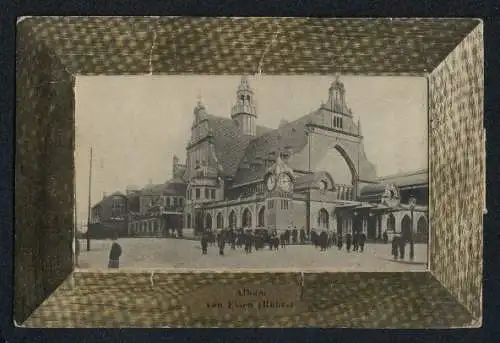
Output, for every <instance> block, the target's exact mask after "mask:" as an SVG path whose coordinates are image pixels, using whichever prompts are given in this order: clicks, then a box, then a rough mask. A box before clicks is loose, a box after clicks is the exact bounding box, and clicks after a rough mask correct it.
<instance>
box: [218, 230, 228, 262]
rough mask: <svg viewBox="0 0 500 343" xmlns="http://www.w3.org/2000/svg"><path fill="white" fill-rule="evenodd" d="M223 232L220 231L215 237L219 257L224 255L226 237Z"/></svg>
mask: <svg viewBox="0 0 500 343" xmlns="http://www.w3.org/2000/svg"><path fill="white" fill-rule="evenodd" d="M225 236H226V235H225V232H224V230H221V231H220V232H219V233H218V235H217V245H218V246H219V255H221V256H222V255H224V247H225V246H226V237H225Z"/></svg>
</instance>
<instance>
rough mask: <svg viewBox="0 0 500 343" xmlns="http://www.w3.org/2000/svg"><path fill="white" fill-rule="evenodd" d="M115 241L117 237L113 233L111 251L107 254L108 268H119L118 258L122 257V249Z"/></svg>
mask: <svg viewBox="0 0 500 343" xmlns="http://www.w3.org/2000/svg"><path fill="white" fill-rule="evenodd" d="M117 240H118V235H117V234H116V233H115V234H114V235H113V244H112V245H111V250H110V252H109V262H108V268H113V269H118V268H120V256H121V255H122V247H121V245H120V244H118V242H117Z"/></svg>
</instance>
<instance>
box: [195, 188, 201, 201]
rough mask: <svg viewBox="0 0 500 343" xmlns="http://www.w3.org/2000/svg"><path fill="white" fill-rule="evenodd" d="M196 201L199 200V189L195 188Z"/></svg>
mask: <svg viewBox="0 0 500 343" xmlns="http://www.w3.org/2000/svg"><path fill="white" fill-rule="evenodd" d="M196 199H200V189H199V188H196Z"/></svg>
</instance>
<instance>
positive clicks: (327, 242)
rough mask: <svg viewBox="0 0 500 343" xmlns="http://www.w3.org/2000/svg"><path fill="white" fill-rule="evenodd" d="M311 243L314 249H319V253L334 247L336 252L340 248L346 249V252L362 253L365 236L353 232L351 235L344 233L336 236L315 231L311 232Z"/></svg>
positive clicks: (333, 233)
mask: <svg viewBox="0 0 500 343" xmlns="http://www.w3.org/2000/svg"><path fill="white" fill-rule="evenodd" d="M311 243H312V244H313V245H314V246H315V247H316V248H320V250H321V251H326V250H327V249H328V248H331V247H333V246H336V247H337V248H338V250H342V247H343V246H344V243H345V247H346V251H347V252H350V251H351V248H352V251H359V252H363V251H364V249H365V243H366V235H365V233H364V232H359V231H354V232H353V233H352V234H351V233H349V232H348V233H346V234H345V235H342V234H338V233H335V232H326V231H322V232H321V233H319V234H318V233H317V232H316V231H315V230H312V231H311Z"/></svg>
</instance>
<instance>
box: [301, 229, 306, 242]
mask: <svg viewBox="0 0 500 343" xmlns="http://www.w3.org/2000/svg"><path fill="white" fill-rule="evenodd" d="M305 242H306V230H304V228H302V229H300V243H301V244H304V243H305Z"/></svg>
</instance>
